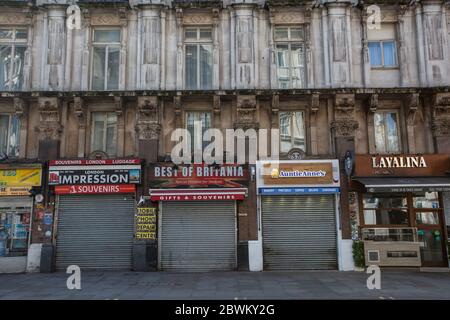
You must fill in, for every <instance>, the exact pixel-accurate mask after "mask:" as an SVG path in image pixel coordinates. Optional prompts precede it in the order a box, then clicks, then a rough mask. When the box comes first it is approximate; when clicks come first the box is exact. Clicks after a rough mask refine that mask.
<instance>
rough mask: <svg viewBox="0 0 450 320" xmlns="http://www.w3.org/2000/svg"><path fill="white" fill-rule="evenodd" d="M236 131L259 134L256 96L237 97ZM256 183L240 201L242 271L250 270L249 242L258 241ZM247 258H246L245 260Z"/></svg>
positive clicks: (238, 206) (246, 144)
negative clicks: (250, 131)
mask: <svg viewBox="0 0 450 320" xmlns="http://www.w3.org/2000/svg"><path fill="white" fill-rule="evenodd" d="M234 129H242V130H244V131H246V130H248V129H254V130H255V131H256V132H258V129H259V122H258V103H257V101H256V96H254V95H239V96H238V97H237V105H236V113H235V121H234ZM256 143H257V141H251V139H250V138H248V139H246V143H245V149H246V154H248V151H247V150H250V148H249V146H250V145H253V146H255V145H256ZM256 201H257V199H256V182H255V181H249V182H248V196H247V198H245V200H243V201H238V203H237V210H238V213H239V214H238V247H237V250H238V257H240V259H238V267H239V269H240V270H245V269H248V254H247V253H248V241H249V240H257V239H258V216H257V210H256ZM245 257H246V258H245Z"/></svg>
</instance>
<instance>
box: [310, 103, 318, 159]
mask: <svg viewBox="0 0 450 320" xmlns="http://www.w3.org/2000/svg"><path fill="white" fill-rule="evenodd" d="M319 107H320V96H319V94H312V95H311V102H310V107H309V111H310V121H309V123H310V131H311V155H313V156H317V155H318V137H317V114H318V113H319Z"/></svg>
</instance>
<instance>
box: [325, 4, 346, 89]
mask: <svg viewBox="0 0 450 320" xmlns="http://www.w3.org/2000/svg"><path fill="white" fill-rule="evenodd" d="M326 7H327V9H328V17H327V18H328V19H327V20H328V35H329V39H328V40H329V41H328V43H327V46H328V51H329V64H330V76H331V85H332V86H334V87H339V86H340V87H344V86H346V87H348V85H349V84H351V82H352V81H353V80H352V76H351V38H350V36H349V35H350V29H351V28H350V18H349V10H350V9H349V8H350V2H349V1H348V2H347V1H339V2H327V3H326ZM324 50H326V48H324Z"/></svg>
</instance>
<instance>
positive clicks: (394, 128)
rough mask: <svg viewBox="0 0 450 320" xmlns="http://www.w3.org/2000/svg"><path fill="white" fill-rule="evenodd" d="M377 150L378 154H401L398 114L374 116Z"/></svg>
mask: <svg viewBox="0 0 450 320" xmlns="http://www.w3.org/2000/svg"><path fill="white" fill-rule="evenodd" d="M374 122H375V123H374V126H375V127H374V128H375V149H376V151H377V153H398V152H400V134H399V133H400V132H399V121H398V113H397V112H376V113H375V115H374Z"/></svg>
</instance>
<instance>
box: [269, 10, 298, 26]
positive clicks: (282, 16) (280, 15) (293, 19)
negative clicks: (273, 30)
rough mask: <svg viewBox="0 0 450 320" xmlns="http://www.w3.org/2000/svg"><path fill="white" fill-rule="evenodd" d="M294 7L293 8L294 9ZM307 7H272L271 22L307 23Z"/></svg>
mask: <svg viewBox="0 0 450 320" xmlns="http://www.w3.org/2000/svg"><path fill="white" fill-rule="evenodd" d="M292 9H293V10H292ZM304 12H305V8H300V7H298V8H291V10H277V9H274V8H270V22H271V23H272V24H276V25H279V24H303V23H305V15H304Z"/></svg>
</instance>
